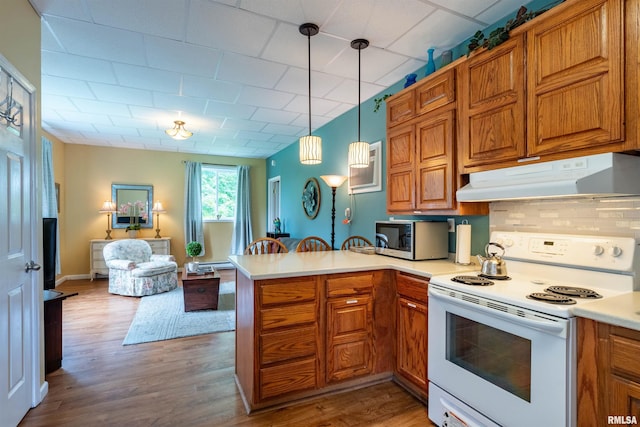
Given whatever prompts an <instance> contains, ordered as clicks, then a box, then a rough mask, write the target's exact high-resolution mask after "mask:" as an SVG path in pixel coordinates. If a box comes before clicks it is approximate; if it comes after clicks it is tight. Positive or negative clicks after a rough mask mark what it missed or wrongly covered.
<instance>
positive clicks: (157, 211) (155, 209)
mask: <svg viewBox="0 0 640 427" xmlns="http://www.w3.org/2000/svg"><path fill="white" fill-rule="evenodd" d="M151 212H153V213H154V214H156V227H157V228H156V235H155V238H156V239H159V238H161V237H162V236H160V214H161V213H162V214H163V213H167V211H166V210H165V209H164V208H163V207H162V202H160V200H158V201H157V202H155V203H154V204H153V208H152V209H151Z"/></svg>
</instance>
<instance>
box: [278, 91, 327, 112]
mask: <svg viewBox="0 0 640 427" xmlns="http://www.w3.org/2000/svg"><path fill="white" fill-rule="evenodd" d="M338 105H339V103H338V102H335V101H329V100H327V99H321V98H311V114H313V115H318V116H324V115H325V114H327V113H328V112H329V111H331V110H333V109H334V108H336V106H338ZM284 109H285V110H286V111H292V112H294V113H300V114H303V115H304V116H308V115H309V97H308V96H302V95H301V96H296V97H295V99H294V100H293V101H291V102H290V103H289V104H287V106H286V107H284Z"/></svg>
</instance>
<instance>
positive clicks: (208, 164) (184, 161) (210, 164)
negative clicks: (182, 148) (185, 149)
mask: <svg viewBox="0 0 640 427" xmlns="http://www.w3.org/2000/svg"><path fill="white" fill-rule="evenodd" d="M195 163H200V164H201V165H207V166H226V167H229V168H235V167H237V166H238V165H221V164H217V163H206V162H195ZM182 164H183V165H186V164H187V161H186V160H183V161H182Z"/></svg>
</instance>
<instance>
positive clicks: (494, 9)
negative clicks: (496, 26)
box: [469, 0, 537, 37]
mask: <svg viewBox="0 0 640 427" xmlns="http://www.w3.org/2000/svg"><path fill="white" fill-rule="evenodd" d="M522 4H523V2H522V1H518V0H500V1H499V2H496V3H495V4H494V5H493V6H491V7H490V8H489V9H487V10H485V11H484V12H482V13H481V14H479V15H478V16H477V18H478V19H479V20H480V21H482V22H488V23H493V22H497V21H498V20H501V19H503V18H506V17H508V18H509V19H511V18H513V17H515V16H516V13H517V12H518V9H520V6H522ZM536 10H537V9H536ZM478 29H479V30H481V29H482V28H478ZM474 33H475V31H474ZM472 35H473V34H470V35H469V37H471V36H472Z"/></svg>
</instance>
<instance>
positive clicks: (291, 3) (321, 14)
mask: <svg viewBox="0 0 640 427" xmlns="http://www.w3.org/2000/svg"><path fill="white" fill-rule="evenodd" d="M342 1H343V0H322V1H318V0H269V1H264V0H240V7H241V8H243V9H246V10H250V11H252V12H255V13H258V14H260V15H265V16H270V17H272V18H275V19H278V20H282V21H287V22H289V23H294V24H295V23H297V24H302V23H305V22H313V23H314V24H316V25H318V26H320V25H322V23H324V22H325V21H326V20H327V19H328V18H329V16H331V14H332V13H334V10H335V9H336V7H337V6H338V5H339V4H340V3H342Z"/></svg>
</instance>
